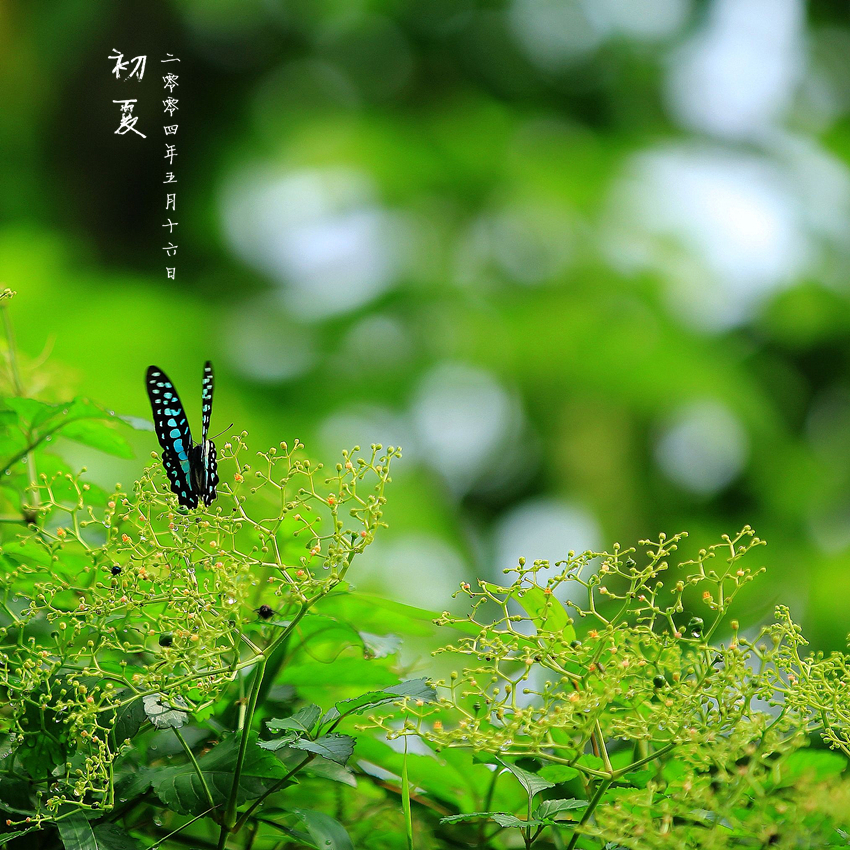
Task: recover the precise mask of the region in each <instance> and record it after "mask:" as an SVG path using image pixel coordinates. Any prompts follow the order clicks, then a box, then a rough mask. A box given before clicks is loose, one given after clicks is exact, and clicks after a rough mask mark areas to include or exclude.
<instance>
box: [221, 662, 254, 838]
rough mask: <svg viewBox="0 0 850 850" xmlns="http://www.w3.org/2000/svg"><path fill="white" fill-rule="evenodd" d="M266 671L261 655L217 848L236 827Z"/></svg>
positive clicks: (252, 686)
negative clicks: (238, 801)
mask: <svg viewBox="0 0 850 850" xmlns="http://www.w3.org/2000/svg"><path fill="white" fill-rule="evenodd" d="M265 671H266V657H265V655H263V656H262V657H261V658H260V660H259V661H258V662H257V669H256V670H255V671H254V681H253V682H252V683H251V694H250V696H249V697H248V710H247V712H246V713H245V725H244V726H243V727H242V739H241V740H240V741H239V754H238V755H237V756H236V767H235V769H234V771H233V783H232V784H231V786H230V797H229V799H228V801H227V808H226V809H225V812H224V818H223V819H222V824H221V835H220V836H219V846H220V847H221V848H223V847H224V844H225V842H226V841H227V833H228V832H229V831H230V830H231V829H232V828H233V827H234V826H235V825H236V801H237V799H238V797H239V781H240V780H241V778H242V769H243V768H244V767H245V756H246V754H247V752H248V737H249V734H250V732H251V726H252V724H253V720H254V712H255V711H256V710H257V697H258V696H259V693H260V685H262V683H263V674H264V673H265Z"/></svg>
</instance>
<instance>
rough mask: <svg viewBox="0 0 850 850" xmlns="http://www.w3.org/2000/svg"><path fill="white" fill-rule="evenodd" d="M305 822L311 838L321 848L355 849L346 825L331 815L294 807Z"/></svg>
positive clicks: (295, 811) (336, 849) (330, 849)
mask: <svg viewBox="0 0 850 850" xmlns="http://www.w3.org/2000/svg"><path fill="white" fill-rule="evenodd" d="M292 811H293V813H294V814H295V815H297V816H298V817H299V818H300V819H301V821H302V823H303V824H304V826H305V828H306V830H307V832H309V833H310V838H312V839H313V842H314V843H315V845H316V847H319V848H320V849H321V850H354V845H353V844H352V843H351V839H350V838H349V837H348V833H347V832H346V831H345V827H343V825H342V824H341V823H339V822H338V821H336V820H334V819H333V818H332V817H331V816H330V815H326V814H323V813H322V812H313V811H310V810H309V809H293V810H292Z"/></svg>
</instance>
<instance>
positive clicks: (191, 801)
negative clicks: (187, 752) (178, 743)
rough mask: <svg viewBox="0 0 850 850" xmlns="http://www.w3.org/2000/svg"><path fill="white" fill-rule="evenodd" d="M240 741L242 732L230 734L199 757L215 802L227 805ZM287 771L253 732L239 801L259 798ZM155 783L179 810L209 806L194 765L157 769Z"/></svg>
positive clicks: (194, 812) (188, 811)
mask: <svg viewBox="0 0 850 850" xmlns="http://www.w3.org/2000/svg"><path fill="white" fill-rule="evenodd" d="M239 740H240V736H239V735H231V736H230V737H229V738H228V739H227V740H225V741H223V742H222V743H221V744H219V745H218V746H216V747H213V748H212V750H210V752H208V753H206V754H205V755H203V756H201V758H200V759H198V766H199V767H200V768H201V772H202V773H203V775H204V779H205V780H206V783H207V785H208V787H209V789H210V793H211V794H212V797H213V802H214V803H215V804H216V805H224V803H225V802H226V801H227V798H228V796H229V794H230V787H231V785H232V783H233V777H234V773H233V771H234V767H235V764H236V757H237V754H238V752H239ZM286 772H287V771H286V767H285V766H284V765H283V764H281V762H280V761H278V759H277V758H275V756H273V755H272V754H271V753H270V752H267V751H266V750H264V749H262V748H261V747H259V746H258V745H257V734H256V732H251V733H250V735H249V739H248V747H247V749H246V755H245V761H244V762H243V765H242V773H241V775H240V777H239V788H238V792H237V803H239V804H241V803H244V802H245V801H246V800H252V799H254V798H256V797H259V796H260V795H261V794H263V793H264V792H265V791H266V790H268V789H269V788H270V787H271V786H272V785H274V783H275V782H276V781H277V780H279V779H282V778H283V777H284V776H285V775H286ZM152 784H153V789H154V791H155V792H156V795H157V797H159V799H160V800H162V802H163V803H165V805H166V806H169V807H170V808H172V809H174V811H176V812H180V813H181V814H189V815H198V814H201V813H202V812H205V811H206V810H207V809H208V808H209V802H208V801H207V797H206V794H205V793H204V790H203V786H202V785H201V781H200V778H199V777H198V774H197V773H196V772H195V769H194V767H193V766H192V765H191V764H188V763H186V764H182V765H178V766H176V767H167V768H164V769H160V770H157V771H155V773H154V775H153V777H152Z"/></svg>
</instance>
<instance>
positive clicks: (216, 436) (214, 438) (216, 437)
mask: <svg viewBox="0 0 850 850" xmlns="http://www.w3.org/2000/svg"><path fill="white" fill-rule="evenodd" d="M232 427H233V423H232V422H231V423H230V424H229V425H228V426H227V428H232ZM227 428H222V429H221V431H219V432H218V433H217V434H215V435H213V436H212V437H210V438H209V439H211V440H217V439H218V438H219V437H220V436H221V435H222V434H223V433H224V432H225V431H226V430H227Z"/></svg>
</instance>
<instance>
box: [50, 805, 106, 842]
mask: <svg viewBox="0 0 850 850" xmlns="http://www.w3.org/2000/svg"><path fill="white" fill-rule="evenodd" d="M56 826H57V827H58V829H59V837H60V838H61V839H62V844H63V845H64V846H65V850H99V848H98V845H97V839H95V837H94V832H93V831H92V828H91V824H90V823H89V822H88V818H86V816H85V815H84V814H83V813H82V812H74V813H73V814H70V815H68V816H67V817H63V818H62V819H61V820H59V821H57V823H56Z"/></svg>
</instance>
